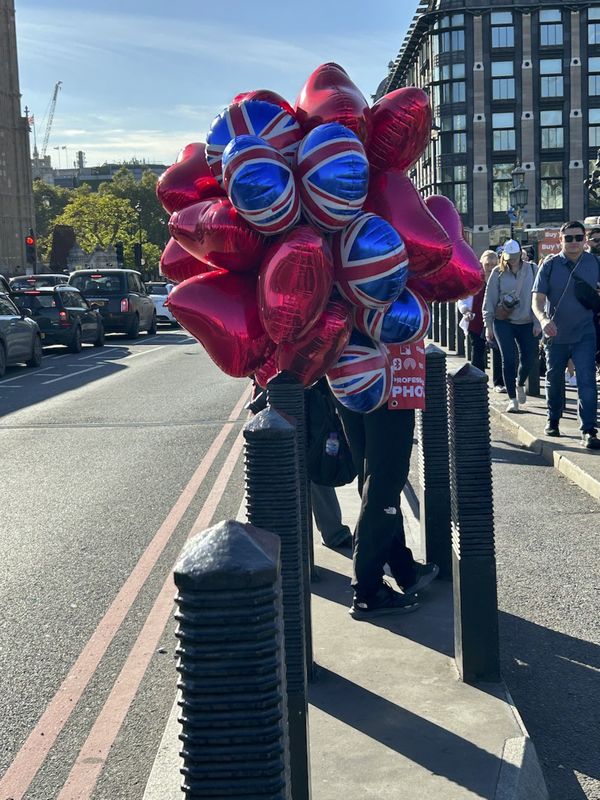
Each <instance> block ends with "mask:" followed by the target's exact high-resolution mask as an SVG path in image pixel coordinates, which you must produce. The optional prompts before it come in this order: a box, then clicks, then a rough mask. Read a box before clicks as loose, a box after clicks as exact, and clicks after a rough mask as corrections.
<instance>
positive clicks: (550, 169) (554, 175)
mask: <svg viewBox="0 0 600 800" xmlns="http://www.w3.org/2000/svg"><path fill="white" fill-rule="evenodd" d="M540 167H541V168H540V177H541V192H540V194H541V207H542V209H543V210H544V211H548V210H554V209H561V208H562V207H563V170H562V162H560V161H542V163H541V165H540Z"/></svg>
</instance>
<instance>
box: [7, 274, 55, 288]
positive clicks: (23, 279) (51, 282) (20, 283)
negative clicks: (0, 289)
mask: <svg viewBox="0 0 600 800" xmlns="http://www.w3.org/2000/svg"><path fill="white" fill-rule="evenodd" d="M68 280H69V276H68V275H62V274H60V273H57V274H48V275H17V276H16V277H14V278H11V279H10V288H11V289H13V290H16V289H41V288H42V287H45V286H58V285H59V284H61V283H67V281H68Z"/></svg>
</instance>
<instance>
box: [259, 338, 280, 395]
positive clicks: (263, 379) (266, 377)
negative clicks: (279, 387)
mask: <svg viewBox="0 0 600 800" xmlns="http://www.w3.org/2000/svg"><path fill="white" fill-rule="evenodd" d="M273 347H274V348H277V345H276V344H275V342H273ZM278 372H279V367H278V366H277V349H275V350H273V351H272V352H271V353H270V354H269V356H268V357H267V358H266V359H265V360H264V361H263V363H262V364H261V365H260V366H259V367H257V368H256V369H255V371H254V379H255V380H256V382H257V383H258V385H259V386H262V388H263V389H266V388H267V383H268V382H269V381H270V380H271V378H274V377H275V375H277V373H278Z"/></svg>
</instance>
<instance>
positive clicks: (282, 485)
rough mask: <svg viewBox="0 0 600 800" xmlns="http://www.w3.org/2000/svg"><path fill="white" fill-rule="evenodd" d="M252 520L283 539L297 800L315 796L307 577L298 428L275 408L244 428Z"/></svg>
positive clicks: (291, 730) (288, 688)
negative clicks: (312, 788)
mask: <svg viewBox="0 0 600 800" xmlns="http://www.w3.org/2000/svg"><path fill="white" fill-rule="evenodd" d="M244 439H245V457H246V458H245V461H246V503H247V515H248V521H249V522H251V523H252V524H253V525H256V526H258V527H260V528H266V529H267V530H270V531H273V533H276V534H277V535H278V536H279V538H280V539H281V582H282V595H283V627H284V639H285V663H286V678H287V707H288V720H289V735H290V764H291V776H292V795H293V797H294V800H307V798H309V797H310V772H309V762H308V706H307V699H306V649H305V648H306V636H305V625H306V620H305V616H304V611H305V602H304V600H305V594H306V593H305V584H304V580H305V576H304V569H303V564H302V549H301V545H300V536H301V529H300V496H299V488H300V487H299V482H298V460H297V451H296V428H295V424H293V423H292V421H291V420H289V419H287V418H285V417H284V416H283V415H282V414H280V413H279V412H278V411H276V410H275V409H274V408H271V407H269V408H267V409H265V410H264V411H261V412H260V413H259V414H257V415H256V416H255V417H254V418H253V419H251V420H250V421H249V422H247V423H246V425H245V426H244Z"/></svg>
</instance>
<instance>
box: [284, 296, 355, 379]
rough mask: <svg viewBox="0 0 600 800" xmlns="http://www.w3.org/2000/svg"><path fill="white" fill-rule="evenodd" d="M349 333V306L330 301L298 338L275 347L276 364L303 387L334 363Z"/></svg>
mask: <svg viewBox="0 0 600 800" xmlns="http://www.w3.org/2000/svg"><path fill="white" fill-rule="evenodd" d="M351 332H352V312H351V311H350V308H349V306H347V305H346V303H344V302H343V301H342V300H337V299H336V300H330V301H329V302H328V303H327V305H326V306H325V311H323V313H322V314H321V316H320V317H319V319H318V321H317V323H316V324H315V325H314V326H313V327H312V328H311V329H310V330H309V331H308V333H306V334H305V335H304V336H303V337H302V339H299V340H298V341H297V342H284V343H283V344H280V345H279V346H278V348H277V366H278V368H279V370H284V369H285V370H287V371H288V372H291V373H292V375H294V376H295V377H296V378H297V379H298V380H299V381H301V382H302V384H303V385H304V386H311V385H312V384H313V383H314V382H315V381H317V380H319V378H322V377H323V375H325V373H326V372H327V370H328V369H329V368H330V367H332V366H333V365H334V364H335V363H336V362H337V360H338V359H339V357H340V355H341V353H342V350H343V349H344V347H345V346H346V344H347V342H348V339H349V338H350V334H351Z"/></svg>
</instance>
